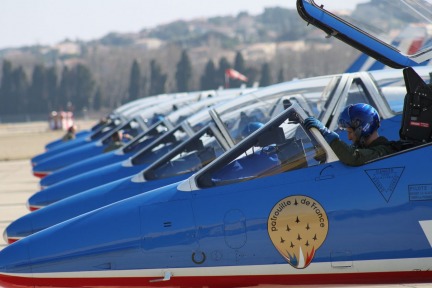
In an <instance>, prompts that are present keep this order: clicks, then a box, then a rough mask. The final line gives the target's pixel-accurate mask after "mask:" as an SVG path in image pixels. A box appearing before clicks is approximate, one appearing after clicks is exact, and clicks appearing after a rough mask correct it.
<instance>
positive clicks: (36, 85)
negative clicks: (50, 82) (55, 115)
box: [29, 65, 48, 113]
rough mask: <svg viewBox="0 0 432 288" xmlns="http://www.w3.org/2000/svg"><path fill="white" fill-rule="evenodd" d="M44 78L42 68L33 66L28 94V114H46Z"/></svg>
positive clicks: (43, 69) (46, 102) (46, 94)
mask: <svg viewBox="0 0 432 288" xmlns="http://www.w3.org/2000/svg"><path fill="white" fill-rule="evenodd" d="M45 77H46V75H45V68H44V66H42V65H36V66H34V68H33V73H32V80H31V85H30V94H29V96H30V97H29V110H30V111H29V113H46V112H48V93H47V89H46V78H45Z"/></svg>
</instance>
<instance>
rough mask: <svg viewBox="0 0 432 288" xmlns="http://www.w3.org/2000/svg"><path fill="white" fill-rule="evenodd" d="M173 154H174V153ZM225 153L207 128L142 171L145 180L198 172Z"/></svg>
mask: <svg viewBox="0 0 432 288" xmlns="http://www.w3.org/2000/svg"><path fill="white" fill-rule="evenodd" d="M174 152H175V153H174ZM224 152H225V149H224V148H223V146H222V144H221V143H220V142H219V141H218V138H217V137H216V135H215V134H214V131H213V130H212V129H211V128H210V127H209V126H207V128H205V129H203V130H202V131H201V132H198V133H197V134H196V135H194V136H193V137H192V138H191V139H189V140H187V141H186V143H184V144H183V145H182V146H181V147H179V148H178V149H176V150H175V151H173V153H170V154H169V155H167V156H166V157H164V158H163V159H161V160H160V161H158V162H157V163H155V164H154V165H152V166H151V167H149V168H148V169H146V170H145V171H144V178H145V179H146V180H158V179H163V178H169V177H173V176H178V175H183V174H186V173H192V172H195V171H198V170H199V169H201V168H202V167H204V166H206V165H207V164H208V163H210V162H212V161H213V160H214V159H216V158H217V157H219V156H220V155H222V153H224Z"/></svg>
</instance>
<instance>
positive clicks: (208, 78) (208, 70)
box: [200, 59, 218, 90]
mask: <svg viewBox="0 0 432 288" xmlns="http://www.w3.org/2000/svg"><path fill="white" fill-rule="evenodd" d="M200 87H201V90H210V89H217V88H218V83H217V79H216V67H215V65H214V63H213V60H211V59H210V60H209V61H208V62H207V64H206V67H205V69H204V74H203V75H202V76H201V81H200Z"/></svg>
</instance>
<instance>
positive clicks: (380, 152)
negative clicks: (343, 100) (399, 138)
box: [304, 103, 397, 166]
mask: <svg viewBox="0 0 432 288" xmlns="http://www.w3.org/2000/svg"><path fill="white" fill-rule="evenodd" d="M338 125H339V128H341V129H344V130H346V131H347V133H348V139H349V140H351V142H352V145H348V144H346V143H345V142H343V141H342V140H340V139H339V135H338V134H337V133H335V132H333V131H330V130H329V129H328V128H327V127H325V126H324V125H323V124H322V123H321V122H320V121H319V120H317V119H315V118H314V117H308V118H306V119H305V121H304V126H305V127H306V129H310V128H317V129H318V130H319V131H320V133H321V134H322V135H323V136H324V139H325V140H326V141H327V143H329V145H330V147H331V148H332V149H333V151H334V152H335V154H336V155H337V156H338V157H339V159H340V161H342V162H343V163H345V164H347V165H350V166H360V165H363V164H364V163H366V162H368V161H371V160H374V159H376V158H379V157H383V156H385V155H389V154H392V153H394V152H396V151H397V149H396V147H394V145H393V143H392V142H390V141H388V140H387V139H386V138H385V137H383V136H379V134H378V128H379V126H380V117H379V115H378V112H377V111H376V110H375V108H373V107H372V106H370V105H368V104H364V103H359V104H351V105H348V106H347V107H345V108H344V110H343V111H342V113H341V115H340V116H339V120H338Z"/></svg>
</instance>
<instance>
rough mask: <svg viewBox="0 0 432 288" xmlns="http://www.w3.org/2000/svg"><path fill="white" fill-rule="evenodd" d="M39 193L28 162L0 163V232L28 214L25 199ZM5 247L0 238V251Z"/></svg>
mask: <svg viewBox="0 0 432 288" xmlns="http://www.w3.org/2000/svg"><path fill="white" fill-rule="evenodd" d="M36 191H39V179H38V178H36V177H34V176H33V174H32V172H31V164H30V160H17V161H0V230H1V234H2V235H3V231H4V229H5V228H6V227H7V225H9V223H11V222H12V221H14V220H15V219H17V218H19V217H21V216H23V215H25V214H27V213H30V211H29V210H28V209H27V207H26V204H25V203H26V202H27V199H28V198H29V197H30V196H31V195H32V194H33V193H35V192H36ZM5 246H6V242H5V240H4V239H3V237H1V241H0V250H1V249H3V248H4V247H5Z"/></svg>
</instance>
